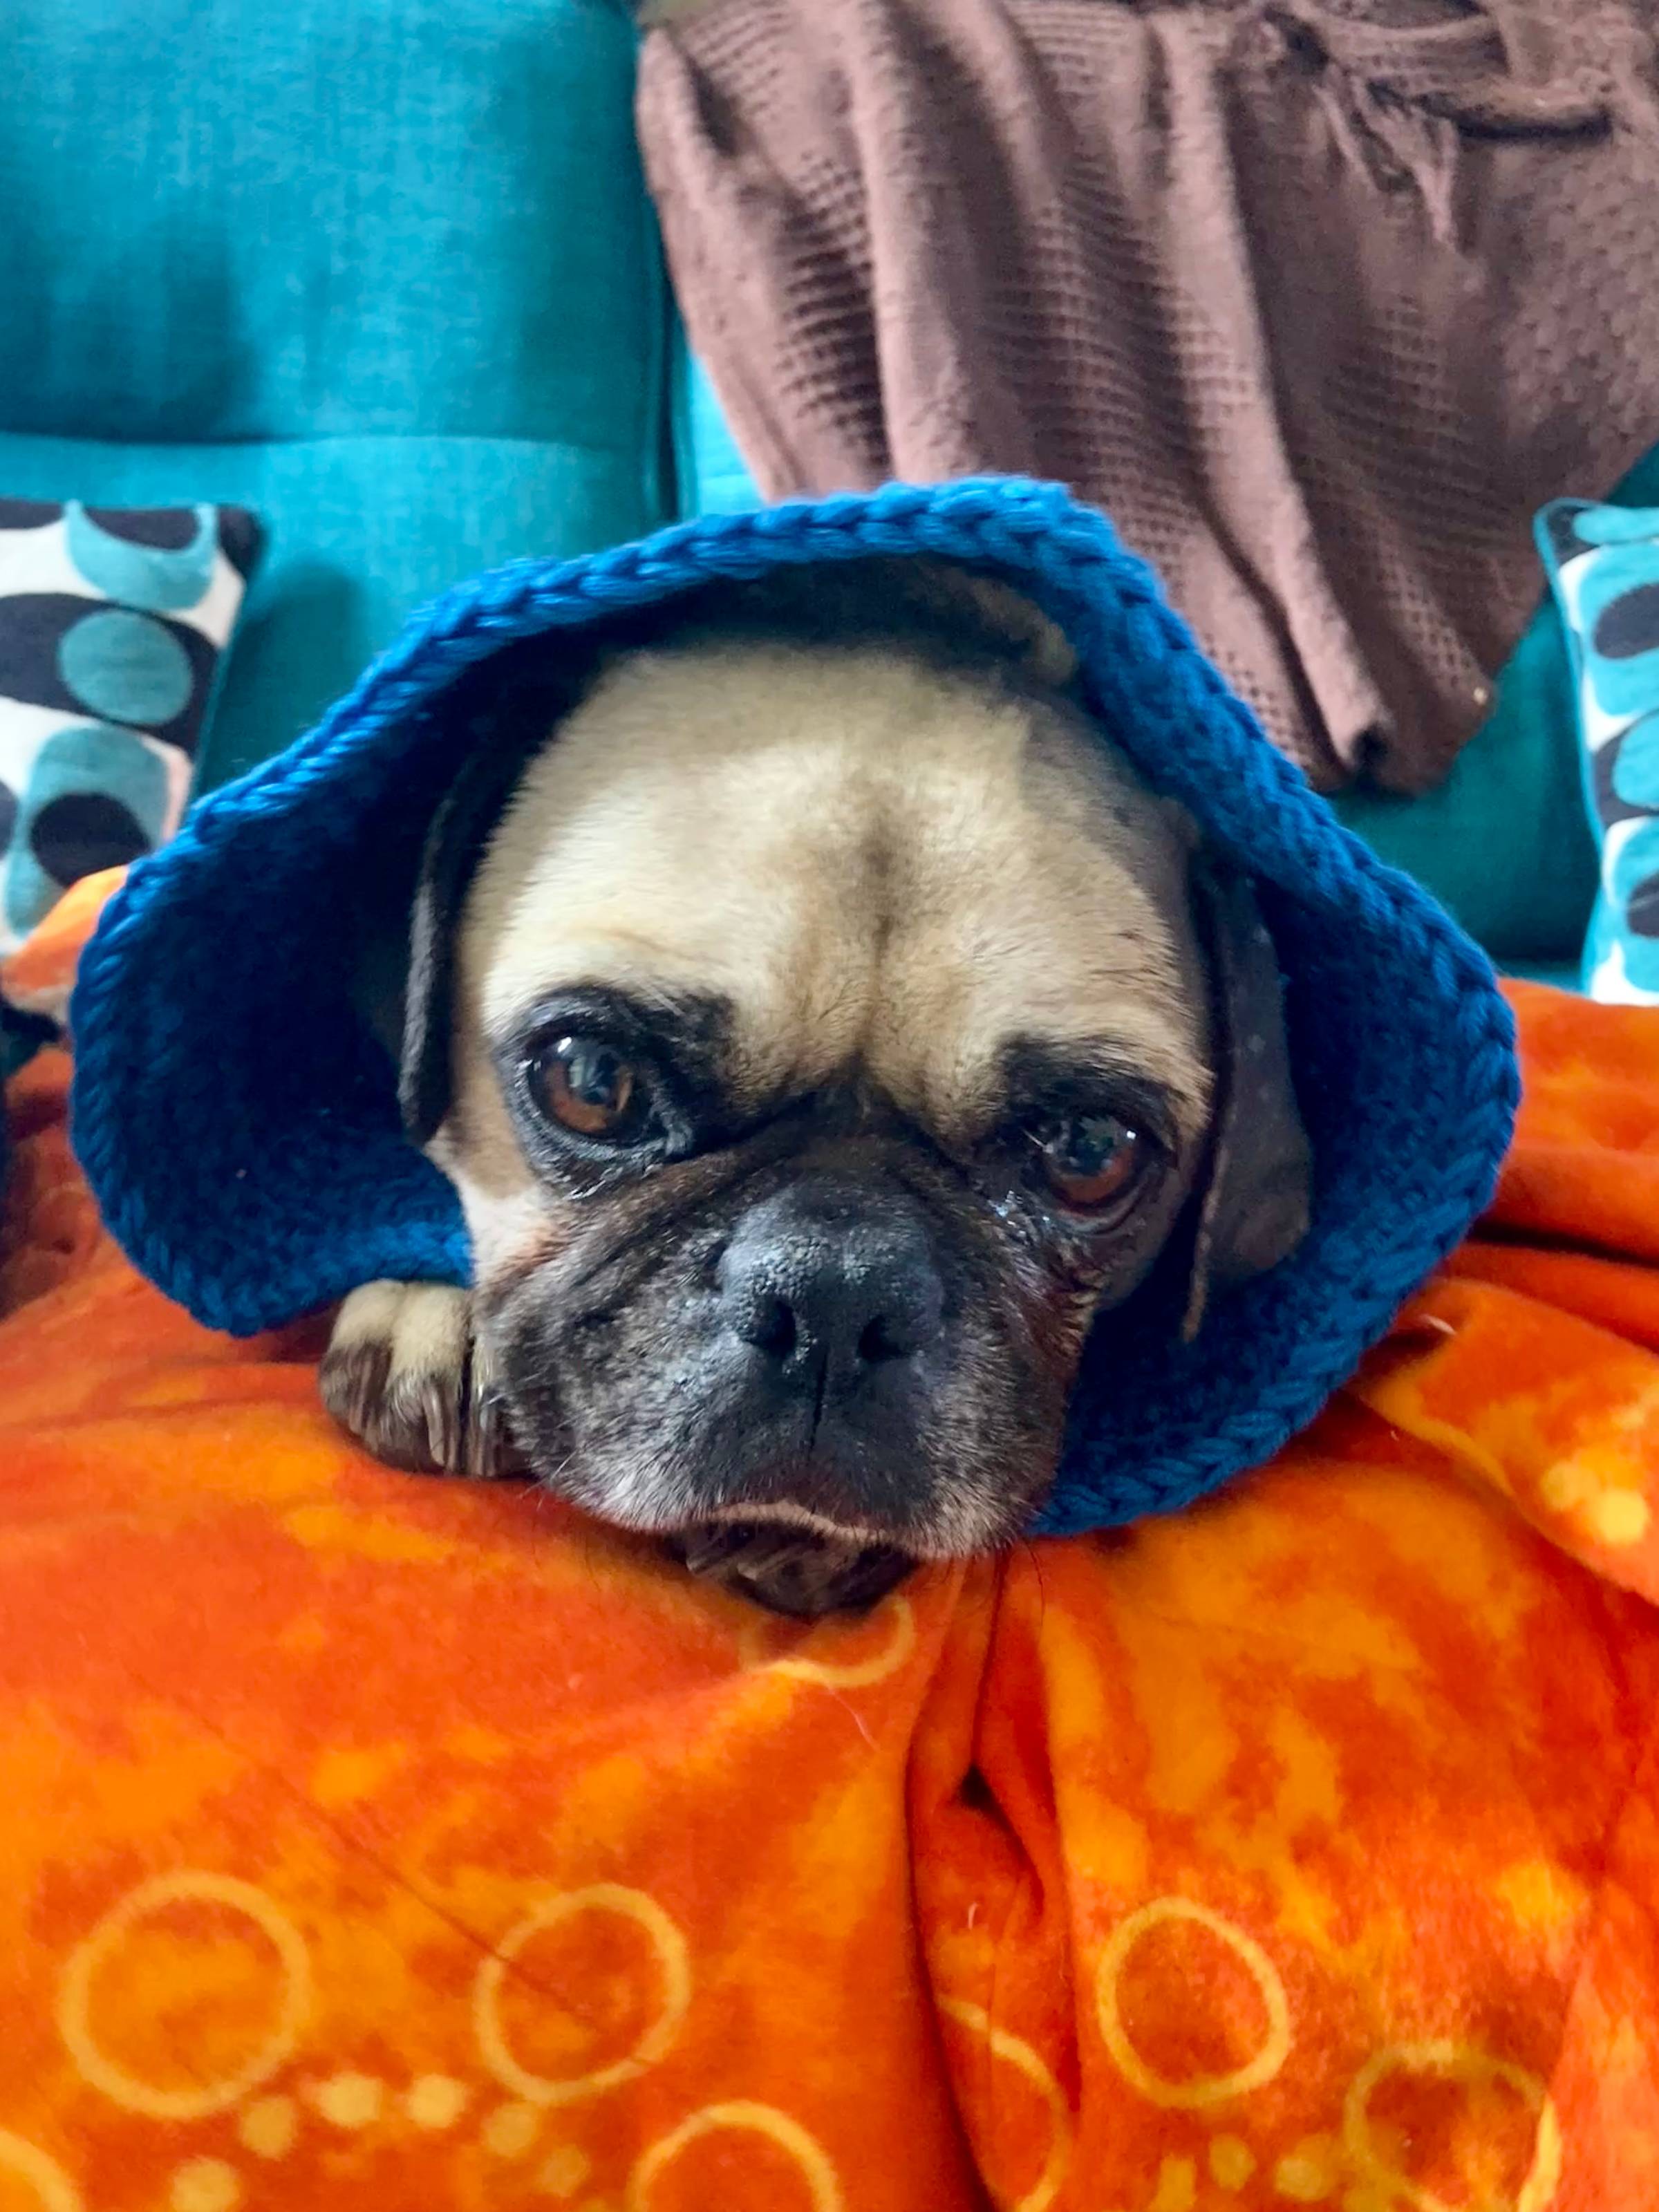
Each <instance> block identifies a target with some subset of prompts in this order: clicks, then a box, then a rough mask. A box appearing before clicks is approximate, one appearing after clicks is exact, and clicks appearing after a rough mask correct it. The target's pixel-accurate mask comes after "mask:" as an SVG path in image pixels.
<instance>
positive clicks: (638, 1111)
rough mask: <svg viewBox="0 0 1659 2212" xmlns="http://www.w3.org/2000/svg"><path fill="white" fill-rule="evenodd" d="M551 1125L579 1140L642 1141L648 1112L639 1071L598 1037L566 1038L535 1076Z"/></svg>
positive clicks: (543, 1059)
mask: <svg viewBox="0 0 1659 2212" xmlns="http://www.w3.org/2000/svg"><path fill="white" fill-rule="evenodd" d="M532 1082H533V1085H534V1087H535V1091H536V1097H537V1102H538V1104H539V1105H540V1107H541V1109H542V1111H543V1112H544V1114H545V1115H547V1116H548V1118H549V1120H550V1121H556V1122H557V1123H558V1124H559V1126H560V1127H561V1128H565V1129H570V1130H574V1133H576V1135H577V1136H579V1137H592V1138H598V1139H605V1140H609V1141H611V1142H612V1143H616V1142H619V1141H621V1140H622V1139H624V1138H629V1137H635V1136H638V1135H639V1133H640V1132H641V1128H642V1127H643V1126H644V1124H645V1122H646V1121H647V1118H648V1114H649V1108H648V1103H647V1097H646V1090H645V1085H644V1084H643V1082H642V1081H641V1078H640V1075H639V1072H638V1070H637V1069H636V1068H635V1066H633V1065H632V1064H631V1062H629V1061H628V1060H624V1059H623V1056H622V1054H620V1053H618V1052H615V1051H613V1050H612V1048H611V1046H609V1045H608V1044H606V1043H605V1042H603V1041H602V1040H601V1039H600V1038H599V1037H587V1036H562V1037H559V1038H557V1039H556V1040H555V1042H553V1043H552V1044H550V1045H549V1046H548V1047H547V1048H546V1050H545V1051H544V1053H543V1054H541V1056H540V1058H539V1059H538V1060H537V1061H536V1064H535V1066H534V1068H533V1070H532Z"/></svg>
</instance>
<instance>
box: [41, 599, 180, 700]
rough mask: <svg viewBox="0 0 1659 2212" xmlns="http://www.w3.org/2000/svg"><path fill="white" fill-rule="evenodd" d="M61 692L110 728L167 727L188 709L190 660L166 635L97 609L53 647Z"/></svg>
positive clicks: (131, 616)
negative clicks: (116, 725)
mask: <svg viewBox="0 0 1659 2212" xmlns="http://www.w3.org/2000/svg"><path fill="white" fill-rule="evenodd" d="M58 674H59V676H60V677H61V678H63V681H64V686H65V688H66V689H67V690H70V691H71V692H73V693H74V695H75V696H76V699H77V700H79V701H80V702H81V703H82V705H83V706H85V707H88V708H90V709H91V710H92V712H93V713H94V714H103V715H106V716H107V717H108V719H109V720H111V721H114V722H143V723H146V724H149V725H151V726H155V725H156V724H159V723H162V722H170V721H172V720H173V718H174V716H175V715H178V714H182V713H183V712H184V710H185V708H186V707H187V706H188V705H189V703H190V693H191V668H190V659H189V656H188V654H187V653H185V649H184V647H182V646H181V645H180V644H179V641H178V639H177V638H176V637H174V636H173V634H172V632H171V631H170V630H167V629H164V628H163V627H162V625H161V623H158V622H155V621H153V620H152V619H151V617H149V615H143V614H137V613H134V612H133V611H132V610H131V609H130V608H127V607H100V609H99V610H98V611H97V612H96V613H95V614H89V615H85V616H83V617H82V619H81V620H80V621H79V622H77V623H76V624H75V626H74V627H73V629H70V630H67V631H65V633H64V636H63V637H62V639H61V640H60V641H59V642H58Z"/></svg>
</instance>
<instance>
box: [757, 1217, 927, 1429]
mask: <svg viewBox="0 0 1659 2212" xmlns="http://www.w3.org/2000/svg"><path fill="white" fill-rule="evenodd" d="M720 1297H721V1304H722V1309H723V1310H724V1313H725V1316H726V1325H727V1327H728V1328H730V1329H731V1330H732V1334H734V1335H736V1336H738V1337H739V1338H741V1339H742V1340H743V1341H744V1343H745V1344H749V1345H752V1346H754V1347H755V1348H756V1350H757V1351H758V1352H763V1353H764V1354H765V1355H766V1358H767V1359H768V1360H769V1363H770V1364H771V1368H772V1371H773V1373H774V1375H775V1378H776V1379H777V1380H779V1381H781V1382H782V1383H786V1384H787V1385H789V1386H792V1387H793V1388H794V1389H799V1390H802V1391H806V1390H813V1391H816V1390H818V1389H821V1388H823V1386H824V1385H825V1384H826V1383H827V1384H828V1385H829V1386H830V1387H832V1388H834V1389H837V1390H845V1389H848V1388H849V1387H852V1388H856V1387H857V1386H858V1384H859V1383H860V1382H862V1381H864V1380H866V1379H867V1378H868V1377H870V1376H872V1374H873V1373H874V1371H875V1370H878V1369H879V1368H882V1367H884V1366H887V1365H888V1364H890V1363H891V1362H893V1361H896V1360H902V1359H909V1358H914V1357H915V1354H916V1353H917V1352H921V1351H922V1350H924V1349H925V1348H926V1346H927V1345H929V1344H930V1343H931V1342H932V1341H933V1339H934V1338H935V1337H936V1336H937V1335H938V1334H939V1323H940V1320H941V1317H942V1315H943V1310H944V1304H945V1291H944V1286H943V1285H942V1284H941V1282H940V1280H939V1270H938V1268H937V1267H935V1265H934V1263H933V1254H932V1251H931V1250H930V1249H929V1244H928V1237H927V1229H926V1226H925V1225H924V1223H923V1222H922V1220H921V1216H920V1214H919V1212H917V1210H916V1208H915V1205H914V1202H913V1201H912V1200H909V1199H908V1198H907V1197H906V1196H905V1194H904V1193H903V1192H902V1191H901V1190H899V1189H897V1188H891V1189H890V1190H889V1189H886V1188H877V1189H876V1190H873V1191H872V1190H870V1189H868V1188H861V1187H860V1186H859V1185H858V1184H856V1183H854V1182H844V1181H842V1180H840V1179H837V1178H831V1177H829V1176H823V1177H818V1178H814V1179H813V1180H811V1181H808V1182H799V1183H797V1184H795V1185H794V1186H793V1188H790V1189H788V1190H787V1191H782V1192H780V1193H779V1194H778V1195H777V1196H776V1197H775V1198H770V1199H768V1200H764V1201H763V1203H762V1204H761V1205H759V1206H756V1207H754V1208H753V1209H752V1211H751V1212H749V1213H748V1214H746V1215H745V1216H744V1218H743V1220H742V1221H741V1222H740V1224H739V1225H738V1231H737V1234H736V1235H735V1236H734V1237H733V1238H732V1242H731V1243H730V1244H729V1245H728V1246H727V1247H726V1253H725V1255H724V1257H723V1258H722V1260H721V1261H720Z"/></svg>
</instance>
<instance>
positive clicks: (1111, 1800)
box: [0, 886, 1659, 2212]
mask: <svg viewBox="0 0 1659 2212" xmlns="http://www.w3.org/2000/svg"><path fill="white" fill-rule="evenodd" d="M101 888H106V887H103V886H94V887H92V888H91V889H90V890H87V891H86V892H84V893H82V894H81V895H78V896H74V897H72V898H71V901H70V903H69V905H68V907H67V908H64V909H60V912H59V915H58V917H57V918H56V920H55V921H53V923H52V924H51V925H49V927H48V929H47V931H46V934H45V935H44V936H43V937H42V938H41V939H38V940H37V941H36V942H35V943H34V944H33V945H31V946H30V947H28V948H27V949H26V951H25V952H24V954H23V955H21V956H20V963H19V964H18V967H17V968H16V969H15V971H14V974H13V977H12V982H13V987H14V989H15V991H17V992H18V993H19V994H21V995H25V996H29V997H33V999H35V1000H36V1002H37V1003H42V1002H44V1001H45V1000H46V999H47V998H49V997H50V995H51V994H52V990H53V989H54V988H56V987H58V984H60V983H61V981H62V975H63V973H64V971H65V970H66V969H67V966H68V964H69V963H70V960H71V959H72V957H73V952H74V950H75V947H76V945H77V944H78V942H79V940H80V938H81V936H82V933H84V929H85V927H86V924H87V921H88V918H89V915H90V912H91V909H92V908H93V906H94V904H95V902H96V898H97V896H98V895H99V891H100V889H101ZM1515 1003H1516V1008H1517V1011H1518V1012H1519V1015H1520V1018H1521V1024H1522V1034H1523V1038H1524V1052H1525V1063H1526V1075H1527V1097H1526V1103H1525V1107H1524V1109H1523V1112H1522V1122H1521V1128H1520V1134H1519V1139H1518V1141H1517V1143H1516V1148H1515V1152H1514V1154H1513V1158H1512V1159H1511V1162H1510V1168H1509V1170H1508V1173H1507V1175H1506V1176H1505V1179H1504V1185H1503V1188H1502V1191H1501V1194H1500V1195H1499V1198H1498V1202H1497V1205H1496V1206H1495V1208H1494V1211H1493V1212H1492V1217H1491V1218H1490V1220H1489V1222H1488V1223H1487V1224H1486V1226H1485V1228H1484V1229H1483V1231H1482V1232H1481V1233H1480V1236H1479V1237H1476V1238H1475V1239H1474V1241H1473V1242H1471V1243H1469V1244H1468V1246H1467V1247H1466V1248H1465V1249H1463V1250H1462V1252H1461V1253H1460V1254H1459V1255H1457V1257H1456V1258H1455V1261H1454V1262H1453V1263H1452V1264H1451V1265H1450V1266H1449V1267H1448V1268H1447V1269H1446V1270H1445V1271H1444V1273H1443V1274H1442V1275H1441V1276H1440V1277H1439V1278H1438V1279H1437V1280H1436V1281H1435V1282H1434V1283H1433V1284H1432V1285H1431V1286H1430V1287H1429V1288H1428V1289H1427V1290H1426V1291H1424V1293H1423V1294H1422V1295H1421V1296H1420V1297H1419V1298H1418V1299H1417V1300H1416V1301H1415V1302H1414V1303H1413V1304H1412V1306H1411V1307H1410V1308H1409V1309H1408V1310H1407V1312H1406V1313H1405V1314H1404V1315H1403V1316H1401V1322H1400V1324H1399V1327H1398V1328H1397V1329H1396V1331H1395V1334H1394V1336H1393V1338H1392V1339H1391V1340H1390V1341H1389V1343H1388V1344H1387V1345H1386V1346H1384V1347H1383V1349H1382V1350H1381V1351H1380V1352H1378V1353H1377V1354H1376V1356H1375V1357H1374V1358H1372V1359H1371V1360H1370V1363H1369V1364H1368V1365H1367V1366H1366V1368H1365V1370H1364V1372H1363V1373H1362V1374H1361V1375H1360V1376H1358V1379H1357V1380H1356V1381H1355V1382H1354V1383H1353V1384H1352V1387H1351V1388H1350V1389H1347V1390H1346V1391H1344V1392H1343V1393H1342V1394H1341V1395H1340V1397H1339V1398H1338V1399H1337V1400H1336V1401H1334V1403H1333V1404H1332V1405H1331V1407H1330V1408H1329V1409H1328V1413H1326V1414H1325V1416H1324V1417H1323V1418H1322V1419H1321V1420H1320V1422H1319V1423H1318V1424H1317V1425H1316V1427H1315V1428H1314V1429H1313V1430H1311V1431H1310V1432H1309V1433H1307V1434H1306V1435H1305V1436H1304V1437H1301V1438H1300V1439H1299V1440H1298V1441H1297V1443H1295V1444H1294V1445H1293V1446H1292V1447H1291V1448H1290V1449H1287V1450H1286V1451H1285V1453H1284V1454H1283V1455H1281V1456H1280V1457H1279V1459H1278V1460H1277V1461H1276V1462H1274V1463H1273V1465H1272V1466H1271V1467H1269V1468H1266V1469H1264V1470H1263V1471H1261V1473H1260V1474H1256V1475H1254V1476H1252V1477H1250V1478H1248V1479H1246V1480H1241V1481H1238V1482H1236V1483H1235V1484H1233V1485H1232V1486H1231V1487H1230V1488H1229V1489H1228V1490H1226V1491H1225V1492H1223V1493H1222V1494H1221V1495H1219V1496H1218V1498H1214V1499H1212V1500H1210V1501H1208V1502H1206V1503H1205V1504H1202V1505H1200V1506H1199V1507H1197V1508H1195V1509H1194V1510H1189V1511H1188V1512H1186V1513H1184V1514H1182V1515H1180V1516H1176V1517H1174V1518H1170V1519H1164V1520H1158V1521H1153V1522H1146V1523H1145V1524H1143V1525H1140V1526H1138V1527H1136V1528H1132V1529H1127V1530H1124V1531H1121V1532H1120V1533H1118V1534H1115V1536H1103V1537H1096V1538H1089V1539H1084V1540H1079V1541H1066V1542H1043V1543H1036V1544H1032V1545H1030V1546H1028V1547H1023V1548H1021V1549H1019V1550H1018V1551H1016V1552H1015V1553H1012V1555H1010V1556H1009V1557H1008V1558H1006V1559H1001V1560H997V1561H976V1562H974V1563H972V1564H970V1565H963V1566H957V1567H953V1568H942V1569H939V1570H933V1571H927V1572H926V1573H924V1574H921V1575H919V1576H918V1577H916V1578H915V1580H914V1581H913V1582H911V1583H909V1584H908V1585H907V1586H906V1587H905V1588H904V1589H903V1590H902V1592H900V1593H899V1594H897V1595H895V1596H893V1597H892V1598H890V1599H889V1600H888V1601H886V1602H885V1603H884V1605H883V1606H882V1607H880V1608H879V1609H878V1611H877V1612H876V1613H874V1614H872V1616H871V1617H870V1618H869V1619H868V1620H865V1621H862V1622H857V1623H850V1624H848V1623H842V1624H835V1623H831V1624H823V1625H817V1626H810V1627H808V1626H799V1625H786V1624H784V1623H781V1622H777V1621H774V1620H770V1619H768V1618H765V1617H763V1616H762V1615H760V1614H758V1613H752V1612H750V1611H748V1610H746V1609H745V1608H744V1607H743V1606H742V1605H741V1604H739V1603H738V1602H737V1601H733V1600H732V1599H730V1598H728V1597H726V1596H724V1595H721V1594H720V1593H719V1592H717V1591H714V1590H711V1589H707V1588H704V1587H702V1586H701V1585H698V1584H696V1583H692V1582H691V1581H690V1580H689V1579H687V1578H686V1577H684V1576H682V1575H681V1574H679V1573H678V1572H677V1571H674V1570H672V1569H671V1568H670V1567H668V1566H666V1565H663V1564H662V1563H661V1562H660V1561H659V1559H656V1558H655V1557H654V1556H653V1554H652V1553H650V1552H649V1551H648V1550H647V1549H645V1548H643V1547H641V1546H638V1545H636V1544H632V1543H630V1542H629V1541H626V1540H624V1539H622V1538H619V1537H617V1536H616V1535H613V1534H610V1533H608V1532H606V1531H605V1530H604V1529H602V1528H597V1527H594V1526H592V1524H589V1523H586V1522H583V1521H581V1520H580V1519H579V1518H578V1517H577V1516H574V1515H573V1514H572V1513H570V1512H568V1511H566V1510H563V1509H562V1508H561V1507H559V1506H558V1505H556V1504H552V1503H550V1501H548V1500H547V1499H545V1498H542V1497H540V1496H538V1495H537V1494H534V1493H533V1492H529V1491H527V1490H525V1489H521V1488H518V1487H513V1486H465V1485H462V1484H454V1483H444V1482H437V1481H429V1480H416V1479H411V1478H409V1477H405V1476H402V1475H398V1474H393V1473H392V1472H389V1471H388V1470H387V1469H386V1468H381V1467H379V1466H377V1465H375V1464H374V1462H371V1461H369V1460H368V1459H366V1458H364V1457H363V1456H362V1455H361V1454H360V1453H359V1452H357V1451H356V1450H355V1449H353V1447H352V1446H351V1445H350V1444H349V1443H347V1442H346V1441H345V1440H344V1439H343V1437H341V1436H340V1435H339V1434H337V1432H336V1431H335V1430H334V1429H333V1428H332V1427H331V1425H330V1424H329V1422H328V1420H327V1419H326V1418H325V1415H324V1413H322V1411H321V1409H320V1407H319V1404H318V1402H317V1396H316V1390H315V1379H314V1374H313V1360H314V1357H315V1354H316V1352H317V1349H318V1342H319V1339H318V1334H317V1332H316V1331H315V1330H314V1329H311V1330H307V1329H301V1330H298V1331H295V1332H291V1333H289V1334H284V1335H283V1336H280V1337H273V1338H269V1339H265V1340H260V1341H257V1342H253V1343H247V1344H234V1343H232V1342H230V1341H228V1340H223V1339H219V1338H216V1337H213V1336H211V1335H210V1334H206V1333H205V1332H204V1331H203V1330H202V1329H201V1328H197V1327H196V1326H195V1325H194V1324H193V1323H192V1322H190V1321H188V1320H187V1319H186V1318H185V1316H184V1315H183V1314H182V1313H180V1312H179V1311H177V1310H174V1309H173V1308H171V1307H169V1306H168V1305H167V1304H164V1303H163V1302H162V1300H161V1298H160V1297H158V1296H157V1295H156V1294H155V1292H154V1291H151V1290H150V1289H149V1287H148V1286H147V1285H144V1284H143V1282H141V1281H140V1280H139V1279H137V1277H136V1276H135V1275H134V1274H133V1273H131V1270H130V1269H129V1268H128V1267H126V1266H125V1263H124V1262H123V1261H122V1260H121V1259H120V1258H119V1257H118V1255H117V1254H116V1253H115V1252H114V1250H113V1249H112V1248H111V1247H110V1245H109V1244H108V1243H106V1241H104V1240H103V1239H102V1238H101V1237H100V1234H99V1233H98V1231H97V1228H96V1225H95V1223H94V1220H93V1218H92V1216H91V1211H90V1206H89V1202H88V1199H87V1196H86V1194H85V1192H84V1189H83V1188H82V1185H81V1184H80V1182H79V1181H78V1179H77V1177H76V1173H75V1170H74V1168H73V1165H72V1164H71V1162H70V1155H69V1152H68V1147H67V1143H66V1139H65V1134H64V1121H63V1111H64V1086H65V1076H66V1063H65V1060H64V1057H63V1055H61V1054H46V1055H45V1056H42V1057H40V1058H39V1059H37V1060H35V1062H34V1063H33V1065H32V1066H30V1067H29V1068H27V1070H26V1071H25V1072H24V1073H23V1074H22V1075H21V1077H20V1078H19V1079H16V1081H15V1083H14V1085H13V1090H12V1097H11V1113H12V1121H13V1127H14V1132H15V1141H16V1158H15V1163H14V1175H13V1178H12V1185H11V1190H10V1209H9V1224H8V1230H7V1235H8V1238H9V1243H8V1246H7V1255H8V1256H7V1258H6V1260H5V1262H4V1269H3V1275H0V1302H3V1304H4V1306H5V1308H6V1309H7V1318H6V1319H5V1320H4V1321H3V1322H0V1677H3V1687H0V2208H3V2212H73V2208H84V2212H244V2208H245V2212H263V2209H264V2208H271V2207H295V2208H303V2212H348V2208H349V2212H444V2208H448V2207H457V2208H465V2209H466V2212H472V2208H490V2209H491V2212H495V2208H513V2207H524V2208H532V2207H534V2208H538V2212H539V2208H545V2207H553V2208H561V2207H563V2208H568V2212H692V2208H696V2212H984V2208H987V2207H995V2208H1006V2212H1231V2208H1239V2212H1247V2208H1262V2212H1267V2208H1273V2212H1284V2208H1285V2207H1295V2206H1298V2205H1310V2204H1311V2205H1328V2206H1329V2207H1331V2208H1332V2209H1333V2212H1443V2208H1456V2209H1457V2212H1477V2208H1479V2212H1500V2208H1504V2212H1545V2208H1547V2207H1555V2208H1560V2212H1568V2208H1572V2212H1578V2209H1579V2208H1584V2212H1589V2208H1594V2212H1625V2208H1630V2212H1638V2209H1639V2212H1650V2208H1651V2207H1652V2206H1653V2205H1654V2204H1655V2203H1659V1912H1656V1905H1659V1742H1656V1710H1659V1707H1656V1693H1659V1613H1656V1610H1655V1606H1654V1601H1655V1598H1656V1596H1659V1522H1656V1518H1655V1513H1654V1506H1655V1503H1656V1495H1659V1017H1656V1016H1654V1015H1652V1014H1650V1013H1645V1012H1633V1011H1626V1010H1619V1009H1609V1008H1602V1007H1596V1006H1589V1005H1588V1004H1585V1003H1583V1002H1580V1001H1577V1000H1570V999H1567V998H1565V997H1561V996H1558V995H1555V994H1550V993H1547V992H1543V991H1540V990H1535V989H1528V988H1524V987H1522V988H1517V989H1516V992H1515Z"/></svg>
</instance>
